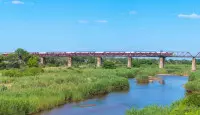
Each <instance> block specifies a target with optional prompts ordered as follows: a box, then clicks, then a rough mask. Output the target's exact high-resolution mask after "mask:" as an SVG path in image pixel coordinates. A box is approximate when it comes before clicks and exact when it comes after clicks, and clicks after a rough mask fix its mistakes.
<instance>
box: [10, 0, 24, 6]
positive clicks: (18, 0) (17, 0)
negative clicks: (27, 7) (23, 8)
mask: <svg viewBox="0 0 200 115" xmlns="http://www.w3.org/2000/svg"><path fill="white" fill-rule="evenodd" d="M11 3H12V4H17V5H18V4H24V2H22V1H20V0H13V1H12V2H11Z"/></svg>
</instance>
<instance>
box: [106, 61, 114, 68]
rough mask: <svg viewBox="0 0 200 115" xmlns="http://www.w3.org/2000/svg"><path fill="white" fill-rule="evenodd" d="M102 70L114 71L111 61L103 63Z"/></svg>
mask: <svg viewBox="0 0 200 115" xmlns="http://www.w3.org/2000/svg"><path fill="white" fill-rule="evenodd" d="M103 68H105V69H116V65H115V63H114V62H112V61H105V62H104V64H103Z"/></svg>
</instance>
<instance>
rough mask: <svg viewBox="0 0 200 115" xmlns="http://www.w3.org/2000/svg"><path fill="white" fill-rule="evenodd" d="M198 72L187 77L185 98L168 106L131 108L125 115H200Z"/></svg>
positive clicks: (199, 81)
mask: <svg viewBox="0 0 200 115" xmlns="http://www.w3.org/2000/svg"><path fill="white" fill-rule="evenodd" d="M199 84H200V71H197V72H193V73H191V74H190V75H189V81H188V82H187V83H186V84H185V85H184V88H185V89H186V91H187V92H186V96H185V98H183V99H181V100H179V101H177V102H174V103H173V104H171V105H170V106H165V107H161V106H157V105H152V106H148V107H145V108H144V109H141V110H138V109H135V108H132V109H130V110H128V111H127V112H126V115H144V114H148V115H199V114H200V104H199V102H200V93H199V92H200V85H199Z"/></svg>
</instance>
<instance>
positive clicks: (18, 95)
mask: <svg viewBox="0 0 200 115" xmlns="http://www.w3.org/2000/svg"><path fill="white" fill-rule="evenodd" d="M66 60H67V59H66V58H57V57H56V58H55V57H47V58H46V59H45V63H46V64H47V65H46V67H45V68H42V67H41V66H40V65H39V58H38V57H37V56H33V55H30V54H29V53H28V52H27V51H25V50H23V49H21V48H19V49H17V50H16V51H15V52H14V53H13V54H9V55H8V56H2V55H0V115H23V114H31V113H35V112H39V111H42V110H46V109H49V108H53V107H55V106H58V105H61V104H65V103H68V102H72V101H81V100H84V99H88V98H91V97H94V96H95V95H101V94H107V93H109V92H112V91H118V90H120V91H121V90H128V88H129V84H128V79H127V78H136V79H137V81H138V83H148V77H149V76H156V74H177V75H189V74H190V78H189V82H188V83H187V84H186V85H185V88H186V89H187V90H188V91H190V92H192V94H188V95H187V96H186V98H185V99H183V100H181V101H179V102H176V103H174V104H172V105H171V106H170V107H159V106H155V105H154V106H149V107H146V108H144V109H142V110H137V109H131V110H130V111H127V114H128V115H160V114H163V115H170V114H171V115H184V114H187V115H193V114H194V115H195V114H196V115H198V113H200V111H199V109H200V108H199V106H200V104H199V103H198V102H200V96H199V92H200V86H199V85H198V84H199V82H200V72H195V73H190V69H191V65H190V64H191V62H190V61H188V60H183V61H180V60H175V61H174V60H167V62H166V68H165V69H158V65H157V63H158V60H156V59H133V63H132V64H133V67H134V68H132V69H130V68H129V69H127V68H126V63H127V59H126V58H103V60H104V64H103V68H98V69H96V67H95V65H96V59H95V58H94V57H73V65H74V67H73V68H66V67H61V66H64V65H65V63H66ZM189 62H190V63H189ZM197 62H199V61H197ZM188 63H189V64H188Z"/></svg>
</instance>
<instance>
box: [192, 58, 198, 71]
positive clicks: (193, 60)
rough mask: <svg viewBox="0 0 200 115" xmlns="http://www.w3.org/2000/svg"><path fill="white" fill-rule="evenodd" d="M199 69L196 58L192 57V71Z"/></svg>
mask: <svg viewBox="0 0 200 115" xmlns="http://www.w3.org/2000/svg"><path fill="white" fill-rule="evenodd" d="M196 70H197V66H196V58H194V57H193V58H192V71H196Z"/></svg>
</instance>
